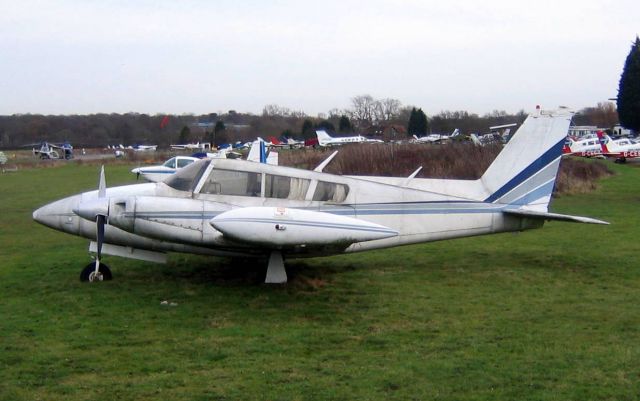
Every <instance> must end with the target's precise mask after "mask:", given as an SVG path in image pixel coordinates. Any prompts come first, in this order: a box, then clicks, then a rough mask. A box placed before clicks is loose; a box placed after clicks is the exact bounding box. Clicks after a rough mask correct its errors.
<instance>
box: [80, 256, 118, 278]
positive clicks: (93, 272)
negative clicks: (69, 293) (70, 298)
mask: <svg viewBox="0 0 640 401" xmlns="http://www.w3.org/2000/svg"><path fill="white" fill-rule="evenodd" d="M96 264H97V265H98V266H96ZM112 278H113V275H112V274H111V270H110V269H109V266H107V265H105V264H104V263H100V262H98V261H93V262H91V263H89V264H88V265H87V266H85V268H84V269H82V271H81V272H80V281H88V282H90V283H93V282H94V281H107V280H111V279H112Z"/></svg>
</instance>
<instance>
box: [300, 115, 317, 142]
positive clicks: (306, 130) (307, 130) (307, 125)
mask: <svg viewBox="0 0 640 401" xmlns="http://www.w3.org/2000/svg"><path fill="white" fill-rule="evenodd" d="M302 137H303V138H304V139H309V138H314V137H315V132H314V131H313V123H312V122H311V120H309V119H308V118H307V119H305V120H304V122H303V123H302Z"/></svg>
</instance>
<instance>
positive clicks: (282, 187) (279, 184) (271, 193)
mask: <svg viewBox="0 0 640 401" xmlns="http://www.w3.org/2000/svg"><path fill="white" fill-rule="evenodd" d="M310 183H311V181H310V180H305V179H303V178H295V177H285V176H282V175H273V174H265V188H264V196H265V197H267V198H278V199H292V200H304V197H305V195H306V194H307V190H308V189H309V184H310Z"/></svg>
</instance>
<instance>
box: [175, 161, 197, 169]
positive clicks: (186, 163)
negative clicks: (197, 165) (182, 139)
mask: <svg viewBox="0 0 640 401" xmlns="http://www.w3.org/2000/svg"><path fill="white" fill-rule="evenodd" d="M194 161H195V160H191V159H178V168H183V167H184V166H188V165H189V164H191V163H193V162H194Z"/></svg>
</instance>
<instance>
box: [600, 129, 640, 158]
mask: <svg viewBox="0 0 640 401" xmlns="http://www.w3.org/2000/svg"><path fill="white" fill-rule="evenodd" d="M597 135H598V139H599V141H600V147H601V149H602V154H603V155H604V156H606V157H612V158H615V161H616V163H625V162H626V161H627V159H638V158H640V143H637V142H634V141H632V140H631V139H629V138H620V139H611V137H610V136H609V135H607V134H605V133H604V132H602V131H598V134H597Z"/></svg>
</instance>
